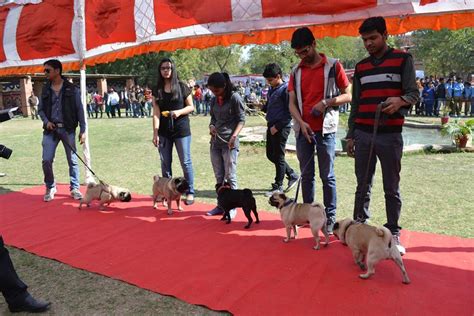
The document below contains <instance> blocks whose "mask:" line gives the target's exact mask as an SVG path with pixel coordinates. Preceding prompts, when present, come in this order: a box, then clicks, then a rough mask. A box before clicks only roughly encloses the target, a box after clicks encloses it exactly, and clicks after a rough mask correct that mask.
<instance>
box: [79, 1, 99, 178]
mask: <svg viewBox="0 0 474 316" xmlns="http://www.w3.org/2000/svg"><path fill="white" fill-rule="evenodd" d="M75 4H76V10H77V12H76V18H77V20H76V21H77V23H78V24H79V27H78V33H79V36H78V41H79V43H78V45H77V47H78V53H79V61H80V65H81V69H80V75H81V85H80V87H81V100H82V106H83V107H84V117H85V120H86V123H87V100H86V93H87V87H86V64H85V55H86V18H85V0H76V1H75ZM85 134H86V140H85V142H84V144H83V145H82V152H83V155H84V161H85V163H86V165H87V167H88V168H85V175H86V176H85V183H86V184H89V183H95V179H94V176H93V175H92V173H91V172H90V169H92V168H91V167H92V166H91V155H90V149H89V124H88V123H87V128H86V132H85Z"/></svg>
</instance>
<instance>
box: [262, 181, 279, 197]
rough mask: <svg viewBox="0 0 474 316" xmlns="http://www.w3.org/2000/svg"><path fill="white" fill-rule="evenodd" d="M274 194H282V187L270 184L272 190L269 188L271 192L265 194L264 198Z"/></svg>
mask: <svg viewBox="0 0 474 316" xmlns="http://www.w3.org/2000/svg"><path fill="white" fill-rule="evenodd" d="M275 192H279V193H283V187H282V186H278V184H275V183H272V188H271V190H270V191H267V192H265V196H266V197H270V196H272V195H273V193H275Z"/></svg>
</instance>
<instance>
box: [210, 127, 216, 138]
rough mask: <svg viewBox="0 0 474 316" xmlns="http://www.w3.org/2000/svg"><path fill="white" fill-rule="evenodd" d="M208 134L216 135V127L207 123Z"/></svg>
mask: <svg viewBox="0 0 474 316" xmlns="http://www.w3.org/2000/svg"><path fill="white" fill-rule="evenodd" d="M209 134H211V135H212V136H216V135H217V129H216V127H215V126H214V125H209Z"/></svg>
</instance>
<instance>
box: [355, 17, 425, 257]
mask: <svg viewBox="0 0 474 316" xmlns="http://www.w3.org/2000/svg"><path fill="white" fill-rule="evenodd" d="M359 33H360V34H361V36H362V40H363V41H364V46H365V48H366V49H367V51H368V53H369V54H370V56H369V57H367V58H365V59H363V60H362V61H360V62H359V63H358V64H357V65H356V68H355V72H354V82H353V88H352V110H351V114H350V117H349V131H348V133H347V136H346V138H347V139H348V143H347V151H348V154H349V155H350V156H352V157H354V158H355V173H356V177H357V190H356V194H355V205H354V219H356V220H358V221H361V222H364V221H365V220H366V219H368V218H369V217H370V212H369V203H370V193H371V187H372V178H373V175H374V173H375V165H376V162H377V158H378V159H379V160H380V165H381V167H382V177H383V187H384V192H385V208H386V213H387V223H386V224H385V227H387V228H388V229H389V230H390V231H391V232H392V235H393V236H394V242H395V244H396V245H397V248H398V250H399V251H400V253H401V254H404V253H405V248H404V247H403V246H402V245H400V239H399V236H400V229H401V227H400V226H398V219H399V217H400V212H401V206H402V201H401V197H400V186H399V183H400V170H401V159H402V154H403V138H402V127H403V123H404V121H405V114H406V113H407V112H408V109H409V108H410V106H411V105H412V104H415V103H416V102H417V101H418V99H419V98H420V95H419V91H418V88H417V85H416V79H415V78H416V76H415V67H414V66H413V59H412V57H411V55H410V54H408V53H406V52H403V51H400V50H396V49H393V48H390V47H388V45H387V36H388V35H387V27H386V24H385V20H384V18H382V17H372V18H369V19H367V20H365V21H364V22H363V23H362V25H361V26H360V28H359ZM381 102H383V103H384V107H383V109H382V111H381V115H380V118H379V119H378V120H377V119H376V110H377V106H378V105H379V104H380V103H381ZM376 125H378V128H377V133H376V135H375V137H373V131H374V126H376ZM373 138H374V139H373ZM372 140H373V141H374V148H373V152H370V145H371V142H372ZM369 157H370V160H369ZM367 169H369V171H368V173H367V174H366V172H367Z"/></svg>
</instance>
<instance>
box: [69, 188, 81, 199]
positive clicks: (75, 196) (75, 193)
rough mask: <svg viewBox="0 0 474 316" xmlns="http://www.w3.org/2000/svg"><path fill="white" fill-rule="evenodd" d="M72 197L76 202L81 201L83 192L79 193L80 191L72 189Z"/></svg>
mask: <svg viewBox="0 0 474 316" xmlns="http://www.w3.org/2000/svg"><path fill="white" fill-rule="evenodd" d="M71 197H72V198H73V199H74V200H81V199H82V194H81V191H79V189H72V190H71Z"/></svg>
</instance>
